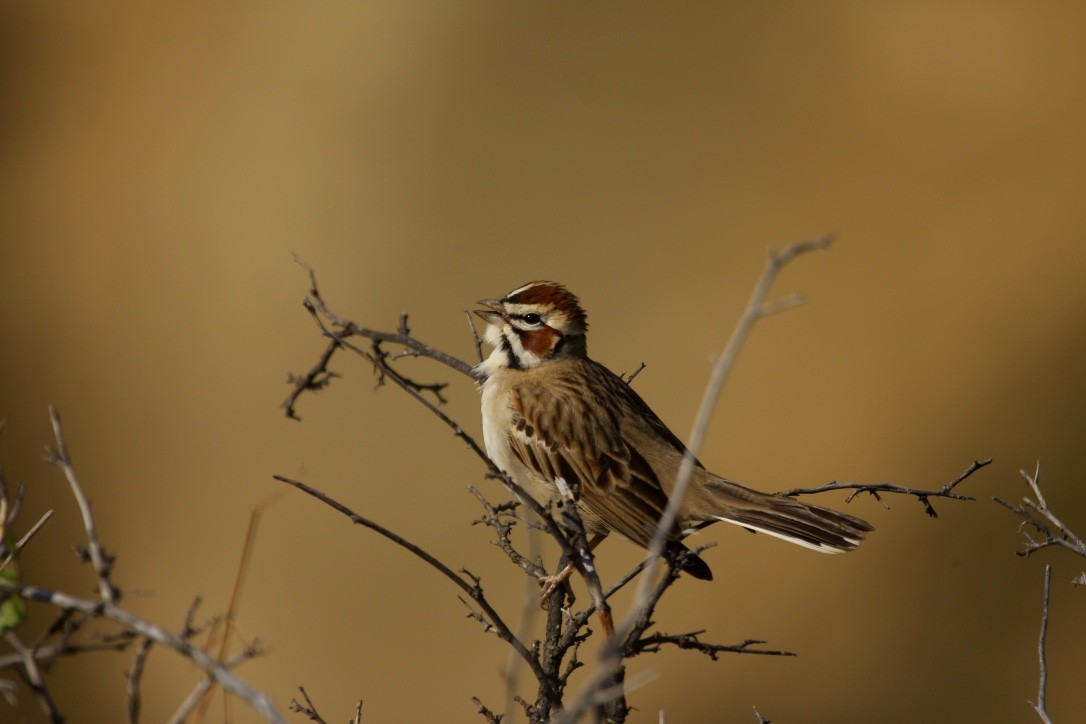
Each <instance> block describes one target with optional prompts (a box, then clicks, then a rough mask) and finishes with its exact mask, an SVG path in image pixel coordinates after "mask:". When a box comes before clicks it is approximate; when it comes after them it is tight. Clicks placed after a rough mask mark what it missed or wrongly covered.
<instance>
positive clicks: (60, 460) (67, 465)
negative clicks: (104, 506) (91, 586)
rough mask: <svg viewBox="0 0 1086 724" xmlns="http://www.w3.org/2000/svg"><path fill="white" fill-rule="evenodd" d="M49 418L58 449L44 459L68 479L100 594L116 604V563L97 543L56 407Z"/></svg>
mask: <svg viewBox="0 0 1086 724" xmlns="http://www.w3.org/2000/svg"><path fill="white" fill-rule="evenodd" d="M49 418H50V420H51V421H52V423H53V436H54V438H55V439H56V443H57V446H56V447H55V448H47V449H46V455H45V459H46V460H48V461H49V462H51V463H53V464H54V465H56V466H57V467H59V468H60V469H61V471H63V473H64V477H66V478H67V479H68V484H69V485H70V486H71V489H72V497H74V498H75V502H76V504H77V505H78V506H79V512H80V514H81V515H82V516H83V529H84V530H85V531H86V532H87V553H88V555H89V556H90V560H91V565H93V566H94V573H95V574H96V575H97V576H98V594H99V595H100V596H101V597H102V600H103V601H106V602H107V603H115V602H116V600H117V598H118V596H119V593H118V590H117V587H116V586H114V585H113V582H112V581H111V580H110V568H112V565H113V562H112V561H111V560H110V558H109V556H107V555H106V554H105V551H103V550H102V545H101V544H100V543H99V542H98V531H97V529H96V528H95V526H94V516H93V515H91V508H90V501H88V500H87V496H86V495H85V494H84V493H83V486H82V485H80V484H79V479H78V478H77V477H76V475H75V468H73V467H72V458H71V456H70V455H69V454H68V444H67V443H66V442H65V441H64V431H63V430H62V429H61V426H60V415H59V414H57V411H56V409H55V408H53V407H50V408H49Z"/></svg>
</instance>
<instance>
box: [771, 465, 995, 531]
mask: <svg viewBox="0 0 1086 724" xmlns="http://www.w3.org/2000/svg"><path fill="white" fill-rule="evenodd" d="M991 464H992V461H991V459H988V460H974V461H973V464H972V465H970V466H969V467H968V468H966V469H965V471H963V472H962V474H961V475H959V476H958V477H956V478H954V479H953V480H951V481H950V482H949V483H947V484H946V485H944V486H942V487H941V488H934V489H932V490H924V489H922V488H909V487H906V486H904V485H897V484H895V483H836V482H831V483H826V484H825V485H820V486H819V487H817V488H792V489H791V490H785V491H783V492H781V493H778V495H787V496H796V495H811V494H813V493H825V492H828V491H831V490H851V491H852V493H851V494H850V495H849V496H848V497H847V498H845V502H846V503H851V502H852V499H853V498H855V497H856V496H857V495H860V494H861V493H866V494H868V495H870V496H871V497H873V498H874V499H875V500H877V501H879V502H880V503H882V504H883V505H886V504H885V502H883V500H882V496H881V495H879V494H880V493H894V494H896V495H915V496H916V498H917V500H919V501H920V504H921V505H923V506H924V512H925V513H927V514H928V515H929V516H931V517H932V518H937V517H939V514H938V513H936V512H935V508H933V507H932V505H931V501H930V500H929V499H930V498H949V499H951V500H976V498H974V497H973V496H971V495H961V494H959V493H955V492H954V488H956V487H958V485H960V484H961V483H963V482H965V480H966V479H967V478H969V477H970V476H971V475H972V474H973V473H975V472H977V471H978V470H980V469H981V468H983V467H987V466H988V465H991Z"/></svg>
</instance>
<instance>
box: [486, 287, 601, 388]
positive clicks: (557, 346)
mask: <svg viewBox="0 0 1086 724" xmlns="http://www.w3.org/2000/svg"><path fill="white" fill-rule="evenodd" d="M478 303H479V304H482V305H483V306H485V307H487V308H486V309H479V310H476V312H475V313H476V314H478V315H479V316H480V317H482V318H483V319H485V320H486V322H487V329H486V334H485V336H484V339H485V341H486V342H487V344H489V345H491V346H492V347H494V353H493V354H492V355H491V357H490V359H488V360H487V363H486V364H487V365H488V366H500V367H512V368H514V369H530V368H532V367H535V366H536V365H538V364H540V363H541V362H543V361H545V360H548V359H553V358H555V357H559V356H564V355H569V356H580V357H584V356H585V354H586V349H587V347H586V342H585V332H586V331H587V330H588V318H587V317H586V315H585V313H584V310H583V309H581V304H580V301H579V300H578V299H577V297H576V296H574V295H573V294H572V293H570V291H569V290H568V289H566V288H565V287H563V286H562V285H561V284H556V283H555V282H546V281H536V282H531V283H529V284H525V285H524V286H522V287H518V288H517V289H514V290H513V291H511V292H509V293H508V294H506V295H505V296H504V297H502V298H501V299H480V300H479V302H478Z"/></svg>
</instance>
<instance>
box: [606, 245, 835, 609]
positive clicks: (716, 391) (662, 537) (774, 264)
mask: <svg viewBox="0 0 1086 724" xmlns="http://www.w3.org/2000/svg"><path fill="white" fill-rule="evenodd" d="M832 241H833V237H832V236H830V235H827V236H822V237H819V238H817V239H812V240H810V241H806V242H800V243H798V244H792V245H790V246H788V247H786V248H785V249H784V251H782V252H780V253H779V254H778V253H776V252H774V251H773V250H769V252H768V254H767V259H766V265H765V267H764V268H763V270H762V275H761V277H760V278H759V279H758V282H757V284H756V285H755V287H754V291H753V292H751V295H750V299H749V301H748V302H747V308H746V311H745V312H744V313H743V316H742V317H741V318H740V320H739V324H738V325H737V326H736V328H735V330H734V331H733V332H732V335H731V338H730V339H729V340H728V343H727V344H726V345H725V347H724V351H723V352H721V354H720V356H719V357H718V358H717V359H716V361H715V362H714V363H713V370H712V373H711V375H710V377H709V382H708V383H707V384H706V386H705V393H704V395H703V396H702V400H701V404H700V405H699V407H698V413H697V416H696V417H695V419H694V426H693V429H692V430H691V433H690V440H689V442H688V443H687V451H686V454H685V455H684V456H683V461H682V464H681V465H680V466H679V472H678V475H677V478H676V480H675V485H674V487H673V488H672V491H671V495H670V496H669V498H668V503H667V507H666V508H665V509H664V513H663V515H662V516H661V517H660V521H659V523H658V524H657V526H656V533H655V534H654V535H653V538H652V543H651V545H650V546H649V564H648V572H647V573H646V575H645V576H644V577H643V578H642V579H641V583H640V585H639V586H638V588H637V592H636V593H635V594H634V599H633V602H632V603H631V605H630V613H629V614H628V616H627V618H626V621H625V622H624V623H623V627H622V628H623V630H626V629H628V628H629V627H630V626H631V623H632V621H633V620H634V619H635V618H636V617H638V616H640V615H641V614H640V612H639V611H638V608H639V607H643V606H644V604H645V601H646V599H647V597H648V595H649V587H650V586H651V585H652V583H651V581H652V579H653V577H654V574H655V571H656V566H657V564H658V562H659V560H660V556H661V555H662V554H663V551H664V544H665V543H666V542H667V539H668V536H669V534H670V532H671V530H672V528H673V526H674V525H675V520H676V518H677V517H678V514H679V508H680V507H681V506H682V503H683V500H684V499H685V497H686V490H687V487H688V486H689V484H690V479H691V476H692V475H693V472H694V467H695V466H696V465H697V454H698V452H699V451H700V450H701V446H702V444H703V443H704V442H705V435H706V432H707V431H708V429H709V420H710V418H711V417H712V414H713V411H714V410H715V409H716V402H717V399H718V398H719V397H720V392H721V390H722V389H723V387H724V382H725V381H726V380H727V377H728V373H729V372H730V371H731V368H732V365H733V364H734V363H735V358H736V357H737V356H738V354H739V350H740V349H741V348H742V346H743V344H744V343H745V342H746V339H747V337H748V336H750V332H751V330H752V329H753V327H754V325H755V323H757V321H758V320H759V319H761V318H762V317H765V316H767V315H769V314H772V313H774V312H776V311H778V310H779V309H783V308H786V307H790V306H794V304H795V303H798V299H797V298H790V299H792V300H793V301H792V302H790V303H789V304H788V305H785V306H781V305H767V302H766V297H767V296H768V294H769V288H770V287H771V286H772V284H773V282H774V281H775V280H776V278H777V274H778V273H779V272H780V270H781V269H782V268H784V267H785V266H786V265H787V264H788V263H789V262H791V261H792V260H793V259H794V258H795V257H797V256H799V255H801V254H805V253H807V252H811V251H816V250H821V249H826V248H827V247H829V245H830V242H832Z"/></svg>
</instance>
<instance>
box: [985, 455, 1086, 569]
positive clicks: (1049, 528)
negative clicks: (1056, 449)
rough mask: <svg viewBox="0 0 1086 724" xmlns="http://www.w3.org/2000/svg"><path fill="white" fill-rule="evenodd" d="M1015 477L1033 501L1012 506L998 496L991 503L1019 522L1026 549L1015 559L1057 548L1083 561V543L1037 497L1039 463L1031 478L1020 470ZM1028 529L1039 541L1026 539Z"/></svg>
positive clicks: (1085, 547) (1085, 550) (1085, 554)
mask: <svg viewBox="0 0 1086 724" xmlns="http://www.w3.org/2000/svg"><path fill="white" fill-rule="evenodd" d="M1019 474H1020V475H1021V476H1022V478H1023V479H1024V480H1025V481H1026V485H1028V486H1029V489H1030V492H1032V493H1033V498H1029V497H1024V498H1022V504H1021V505H1015V504H1014V503H1009V502H1007V501H1006V500H1004V499H1003V498H1000V497H999V496H992V500H994V501H995V502H997V503H999V504H1000V505H1002V506H1003V507H1004V508H1006V509H1007V510H1009V511H1011V512H1012V513H1014V514H1015V515H1017V516H1018V517H1019V518H1021V519H1022V525H1021V529H1022V530H1023V532H1024V534H1025V536H1026V545H1025V547H1024V548H1022V550H1020V551H1018V555H1020V556H1030V555H1032V554H1033V553H1035V552H1037V551H1039V550H1041V549H1042V548H1047V547H1049V546H1059V547H1061V548H1066V549H1067V550H1069V551H1071V552H1072V553H1075V554H1077V555H1080V556H1082V557H1084V558H1086V543H1084V542H1083V540H1082V538H1080V537H1079V536H1078V535H1076V534H1075V533H1074V531H1072V530H1071V529H1070V528H1068V527H1067V526H1066V525H1064V524H1063V522H1062V521H1061V520H1060V519H1059V518H1057V517H1056V514H1055V513H1053V512H1052V510H1051V509H1049V507H1048V502H1047V501H1046V500H1045V496H1044V495H1043V494H1042V493H1041V486H1040V479H1041V463H1039V462H1038V463H1037V466H1036V468H1035V469H1034V471H1033V474H1032V475H1031V474H1029V473H1027V472H1026V471H1025V470H1020V471H1019ZM1029 528H1032V529H1033V530H1035V531H1036V532H1037V533H1039V534H1040V535H1041V536H1042V539H1041V540H1036V539H1034V538H1033V537H1032V536H1030V534H1029V530H1028V529H1029Z"/></svg>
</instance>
